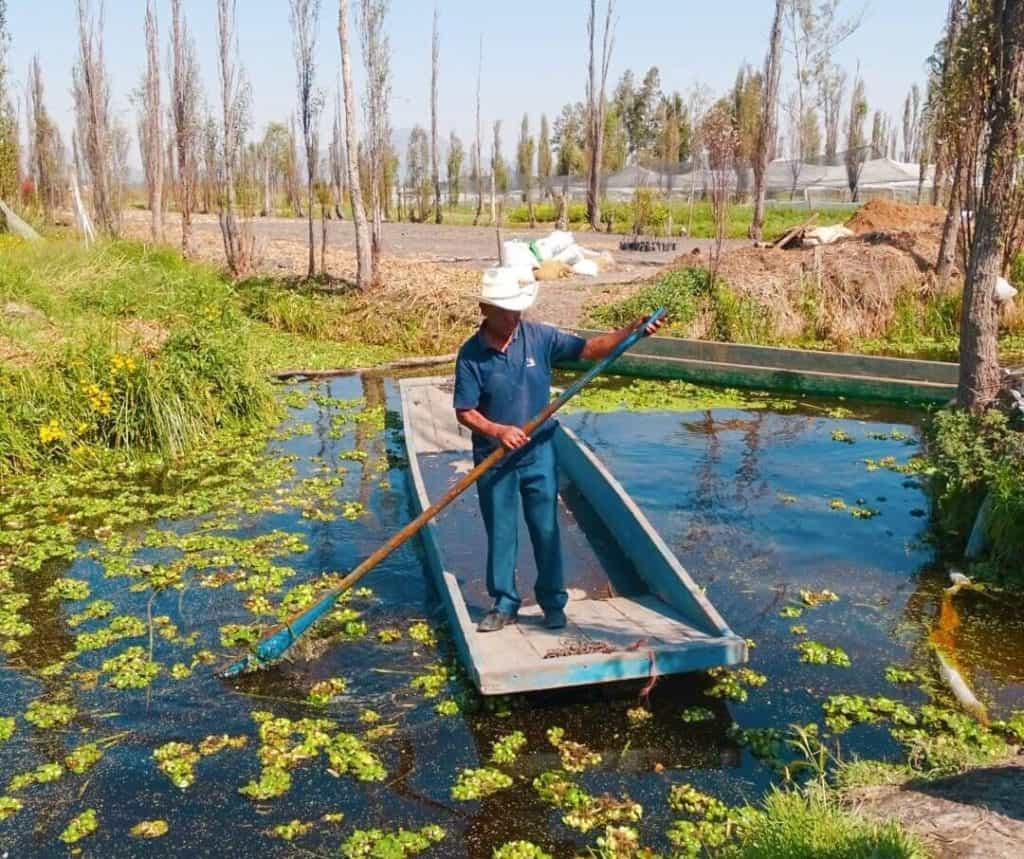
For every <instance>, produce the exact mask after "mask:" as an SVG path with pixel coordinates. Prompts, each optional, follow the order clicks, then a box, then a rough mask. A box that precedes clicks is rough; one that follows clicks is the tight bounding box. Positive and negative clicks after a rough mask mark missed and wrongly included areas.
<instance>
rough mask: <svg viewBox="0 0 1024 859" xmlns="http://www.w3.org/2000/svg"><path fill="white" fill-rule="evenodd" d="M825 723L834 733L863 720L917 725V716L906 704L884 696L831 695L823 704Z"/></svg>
mask: <svg viewBox="0 0 1024 859" xmlns="http://www.w3.org/2000/svg"><path fill="white" fill-rule="evenodd" d="M822 710H823V711H824V714H825V725H826V726H827V727H828V729H829V730H830V731H833V732H834V733H837V734H838V733H842V732H843V731H845V730H847V728H850V727H851V726H853V725H857V724H860V723H862V722H868V723H874V722H878V721H881V720H888V721H891V722H892V723H894V724H896V725H916V724H917V717H916V716H915V715H914V711H913V710H911V709H910V707H908V706H907V705H906V704H903V703H901V702H899V701H894V700H893V699H892V698H886V697H884V696H881V695H879V696H875V697H871V698H868V697H865V696H863V695H830V696H829V697H828V698H826V699H825V702H824V703H823V704H822Z"/></svg>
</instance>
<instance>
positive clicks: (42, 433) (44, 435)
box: [39, 418, 68, 444]
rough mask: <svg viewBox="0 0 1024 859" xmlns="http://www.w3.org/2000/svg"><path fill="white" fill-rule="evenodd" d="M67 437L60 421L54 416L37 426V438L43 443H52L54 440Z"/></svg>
mask: <svg viewBox="0 0 1024 859" xmlns="http://www.w3.org/2000/svg"><path fill="white" fill-rule="evenodd" d="M67 437H68V434H67V433H66V432H64V430H63V428H62V427H61V425H60V421H58V420H57V419H56V418H52V419H51V420H50V422H49V423H45V424H43V425H42V426H41V427H39V440H40V441H41V442H42V443H43V444H52V443H53V442H56V441H62V440H64V439H66V438H67Z"/></svg>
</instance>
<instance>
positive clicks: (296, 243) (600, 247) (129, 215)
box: [125, 210, 749, 326]
mask: <svg viewBox="0 0 1024 859" xmlns="http://www.w3.org/2000/svg"><path fill="white" fill-rule="evenodd" d="M250 223H251V225H252V230H253V232H254V233H255V235H256V237H257V241H258V242H260V243H261V244H262V246H263V248H264V259H263V265H262V269H263V270H264V271H265V272H267V273H269V274H276V275H301V274H302V273H303V272H304V271H305V246H306V230H307V226H306V222H305V221H300V220H297V219H294V218H255V219H253V220H252V221H251V222H250ZM193 225H194V230H195V238H196V245H197V249H198V251H199V254H200V255H201V256H203V257H206V258H209V261H210V262H214V263H221V262H222V261H223V256H222V251H221V246H220V227H219V225H218V223H217V218H216V217H215V216H213V215H195V216H194V221H193ZM125 226H126V230H127V232H128V233H129V234H130V235H132V236H135V237H137V238H143V239H145V238H148V235H149V215H148V213H147V212H144V211H137V210H132V211H129V212H126V213H125ZM177 228H178V224H177V218H176V217H173V216H172V217H170V218H169V219H168V231H169V235H170V236H174V235H175V234H176V231H177ZM315 228H316V237H317V242H318V243H319V241H320V224H319V223H317V224H316V225H315ZM327 232H328V239H327V243H328V248H329V250H330V254H329V258H330V257H331V256H334V255H337V254H339V253H340V254H341V255H342V256H343V257H348V256H350V255H351V254H352V253H354V233H353V230H352V223H351V222H350V221H342V222H338V221H328V224H327ZM549 232H550V226H544V227H538V228H537V229H534V230H531V229H530V228H529V227H527V226H525V225H513V226H510V227H505V228H504V229H503V230H502V237H503V238H504V239H514V238H521V239H524V240H533V239H537V238H540V237H541V236H544V235H547V234H548V233H549ZM576 238H577V241H578V242H579V243H580V244H581V245H583V246H584V247H587V248H590V249H592V250H595V251H609V252H611V254H612V256H613V257H614V258H615V263H616V265H615V267H614V268H613V269H610V270H608V271H604V272H601V274H600V275H598V276H597V277H570V278H565V279H563V280H559V281H556V282H548V283H545V284H543V286H542V287H541V290H540V296H539V298H538V300H537V304H536V305H535V307H534V309H533V311H532V313H531V315H532V316H533V317H534V318H536V319H543V320H545V321H547V322H552V323H554V324H556V325H564V326H574V325H577V324H578V323H579V322H580V320H581V318H582V314H583V308H584V307H585V306H586V305H588V304H590V303H591V302H592V301H593V300H595V299H598V298H602V297H603V298H605V299H608V298H612V297H615V296H618V295H621V294H624V293H628V292H629V291H631V288H632V287H631V286H630V285H632V284H637V283H639V282H642V281H645V280H647V279H648V278H650V277H652V276H653V275H655V274H656V273H657V272H658V270H659V269H660V268H661V267H662V266H664V265H666V264H667V263H670V262H672V260H674V259H675V258H676V257H678V256H680V255H682V254H693V253H694V252H697V253H699V254H700V255H701V256H703V257H704V258H705V259H706V258H707V254H708V251H709V249H710V247H711V245H712V241H711V240H710V239H683V238H680V239H676V243H677V248H676V250H675V251H674V252H665V253H639V252H636V251H620V250H619V241H620V240H621V239H622V236H620V235H617V234H614V233H612V234H609V233H592V232H580V233H577V234H576ZM384 243H385V244H384V247H385V251H384V253H385V257H386V258H389V259H397V260H401V261H403V262H406V263H409V264H411V265H415V264H416V263H424V264H426V263H429V264H433V265H440V266H442V267H445V266H452V267H453V268H456V269H459V270H460V271H465V270H466V269H470V270H475V271H483V270H484V269H485V268H487V267H488V266H492V265H495V264H496V259H497V253H498V251H497V236H496V233H495V230H494V228H493V227H469V226H456V225H449V224H441V225H437V224H405V223H386V224H384ZM726 245H727V247H730V248H733V247H741V246H746V245H749V242H747V241H741V240H731V241H728V242H727V243H726ZM332 271H333V268H332Z"/></svg>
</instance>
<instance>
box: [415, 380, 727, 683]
mask: <svg viewBox="0 0 1024 859" xmlns="http://www.w3.org/2000/svg"><path fill="white" fill-rule="evenodd" d="M400 387H401V399H402V412H403V422H404V429H405V444H406V449H407V451H408V455H409V469H410V472H411V476H412V482H413V490H414V491H413V497H414V504H415V505H416V507H417V509H416V512H417V513H419V512H420V511H421V510H423V509H425V508H426V507H427V506H429V504H430V501H431V499H432V498H436V497H437V496H438V495H440V494H441V492H443V491H444V489H445V488H446V487H447V486H448V485H450V483H451V482H452V481H453V480H454V479H456V475H458V474H459V473H463V472H464V471H465V470H468V468H469V467H470V466H471V455H472V454H471V449H470V437H469V433H468V432H467V431H466V430H465V429H464V428H463V427H461V426H459V424H458V423H457V422H456V420H455V415H454V412H453V410H452V406H451V391H452V383H451V379H450V378H446V377H429V378H418V379H403V380H402V381H401V383H400ZM555 445H556V447H557V451H558V458H559V468H560V470H561V472H562V474H561V475H560V478H561V488H560V503H559V517H560V522H561V525H562V541H563V549H564V553H565V556H566V558H565V560H566V574H567V575H566V577H567V584H568V585H569V587H570V601H569V605H568V606H567V607H566V613H567V615H568V618H569V625H568V626H567V627H566V628H565V629H563V630H558V631H551V630H547V629H545V628H544V627H543V625H542V623H541V613H540V611H539V609H538V607H537V606H536V605H533V604H524V606H523V608H522V609H521V611H520V615H519V618H520V620H519V623H518V624H516V625H514V626H509V627H506V628H505V629H503V630H502V631H500V632H492V633H484V634H481V633H478V632H477V631H476V623H477V621H479V619H480V617H482V615H483V613H484V612H485V611H486V610H487V608H488V607H489V606H488V602H489V601H488V598H487V595H486V592H485V588H484V575H485V561H486V537H485V535H484V529H483V523H482V521H481V519H480V515H479V510H478V507H477V499H476V493H475V492H473V491H470V492H467V493H466V494H465V495H463V496H462V497H461V498H460V499H458V500H457V501H456V502H454V503H453V504H452V506H451V507H449V508H448V509H447V510H446V511H445V512H444V513H442V514H441V515H440V516H439V517H438V518H437V519H436V520H435V521H434V522H431V523H429V524H428V525H426V526H425V527H424V528H423V530H422V531H421V532H420V536H421V538H422V545H423V548H424V551H425V556H426V563H427V566H428V567H429V570H430V573H431V575H432V577H433V582H434V585H435V588H436V590H437V592H438V595H439V597H440V600H441V603H442V604H443V606H444V608H445V611H446V612H447V615H448V621H449V625H450V626H451V632H452V636H453V638H454V641H455V645H456V648H457V650H458V652H459V656H460V658H461V660H462V662H463V664H464V666H465V668H466V671H467V672H468V674H469V676H470V678H471V679H472V681H473V683H474V684H475V685H476V687H477V688H478V689H479V690H480V692H481V693H483V694H485V695H497V694H507V693H513V692H528V691H534V690H540V689H556V688H562V687H569V686H582V685H587V684H592V683H608V682H613V681H620V680H636V679H645V678H649V677H652V676H660V675H669V674H681V673H685V672H690V671H699V670H704V669H707V668H712V667H714V666H720V665H736V664H739V663H742V662H745V661H746V658H747V646H746V642H745V641H744V640H743V639H742V638H740V637H739V636H738V635H736V634H735V633H734V632H732V630H730V629H729V627H728V625H727V624H726V623H725V621H724V620H723V619H722V618H721V616H720V615H719V614H718V612H717V611H716V610H715V608H714V606H712V605H711V603H710V602H709V601H708V599H707V598H706V597H705V596H704V594H703V593H702V592H701V590H700V588H699V587H698V586H697V585H696V584H695V583H694V581H693V580H692V579H691V578H690V576H689V574H688V573H687V572H686V570H685V569H684V568H683V566H682V564H681V563H680V562H679V560H678V559H677V558H676V557H675V555H674V554H673V553H672V551H671V550H670V549H669V548H668V546H667V545H666V544H665V542H664V541H663V540H662V538H661V537H660V536H659V535H658V533H657V531H655V529H654V528H653V527H652V525H651V523H650V522H649V521H648V520H647V518H646V517H645V516H644V514H643V512H642V511H641V510H640V509H639V508H638V507H637V505H636V504H635V503H634V502H633V500H632V499H631V498H630V497H629V495H628V494H627V493H626V491H625V490H624V489H623V488H622V486H621V485H620V484H619V483H618V482H617V481H616V480H615V478H614V477H613V476H612V475H611V474H610V473H609V472H608V470H607V469H606V468H605V466H604V465H603V464H602V463H601V461H600V460H599V459H598V458H597V456H595V455H594V453H593V452H592V451H591V450H589V449H588V448H587V447H586V446H585V445H583V444H582V442H581V441H580V440H579V439H578V438H577V437H576V435H575V434H574V433H573V432H572V431H571V430H569V429H567V428H565V427H559V429H558V431H557V433H556V436H555ZM521 532H523V539H521V540H520V564H519V568H518V569H519V572H518V582H519V587H520V591H521V593H523V594H528V593H529V592H530V590H531V588H532V583H533V580H534V577H535V567H534V566H533V563H532V558H531V557H530V553H529V540H528V539H527V538H526V536H525V529H524V528H521Z"/></svg>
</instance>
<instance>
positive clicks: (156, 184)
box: [143, 0, 164, 242]
mask: <svg viewBox="0 0 1024 859" xmlns="http://www.w3.org/2000/svg"><path fill="white" fill-rule="evenodd" d="M145 29H146V75H145V79H144V84H143V112H144V118H143V125H144V127H145V142H144V146H143V154H144V157H145V164H144V167H145V171H146V187H147V189H148V191H149V212H150V217H151V219H152V222H151V223H152V227H151V229H152V234H153V241H154V242H162V241H163V240H164V204H163V189H164V131H163V110H162V108H161V105H160V49H159V47H158V45H159V38H160V37H159V33H158V29H157V19H156V9H155V8H154V7H153V0H147V3H146V28H145Z"/></svg>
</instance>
